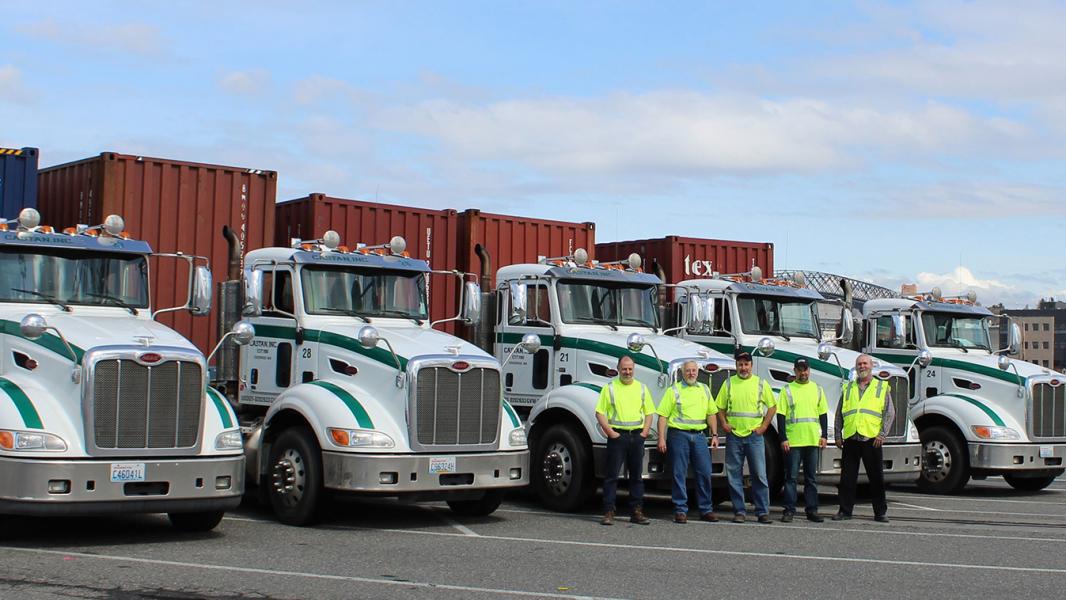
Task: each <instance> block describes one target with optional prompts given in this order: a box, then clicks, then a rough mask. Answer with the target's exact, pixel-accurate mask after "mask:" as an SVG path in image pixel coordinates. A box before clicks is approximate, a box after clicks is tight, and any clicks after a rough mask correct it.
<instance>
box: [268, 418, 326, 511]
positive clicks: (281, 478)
mask: <svg viewBox="0 0 1066 600" xmlns="http://www.w3.org/2000/svg"><path fill="white" fill-rule="evenodd" d="M267 468H268V471H267V476H266V481H264V482H263V485H265V486H266V487H267V494H268V495H269V497H270V507H271V508H272V509H273V510H274V514H275V515H276V516H277V517H278V520H279V521H281V522H282V523H285V524H286V525H297V526H304V525H310V524H311V523H313V522H314V521H315V519H316V518H317V516H318V508H319V507H318V503H319V500H320V499H321V496H322V453H321V450H319V447H318V442H317V441H316V440H315V439H314V437H313V436H312V435H311V432H310V431H308V430H307V429H305V428H303V427H294V428H291V429H286V430H285V431H283V432H282V433H281V435H280V436H278V439H277V440H275V441H274V443H273V444H272V445H271V447H270V462H269V464H268V467H267Z"/></svg>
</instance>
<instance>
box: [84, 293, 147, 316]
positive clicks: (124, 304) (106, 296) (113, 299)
mask: <svg viewBox="0 0 1066 600" xmlns="http://www.w3.org/2000/svg"><path fill="white" fill-rule="evenodd" d="M85 295H86V296H88V297H90V298H99V299H101V300H109V301H110V302H111V303H113V304H115V305H116V306H121V307H122V308H125V309H126V310H128V311H130V314H131V315H136V314H137V308H136V307H135V306H130V305H129V304H128V303H127V302H125V301H123V300H119V299H118V298H116V297H114V296H112V295H110V294H96V293H93V292H85Z"/></svg>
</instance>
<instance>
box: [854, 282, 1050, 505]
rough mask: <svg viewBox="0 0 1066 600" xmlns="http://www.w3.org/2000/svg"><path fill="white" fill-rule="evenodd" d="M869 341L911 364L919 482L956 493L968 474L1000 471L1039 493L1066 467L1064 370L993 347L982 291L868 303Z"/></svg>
mask: <svg viewBox="0 0 1066 600" xmlns="http://www.w3.org/2000/svg"><path fill="white" fill-rule="evenodd" d="M862 313H863V318H864V323H865V327H864V328H863V329H864V330H865V336H864V337H863V340H862V343H863V347H864V348H865V349H866V351H867V352H870V353H871V354H873V355H874V356H876V357H877V358H879V359H880V360H882V361H885V362H888V363H893V364H897V365H900V366H904V367H907V366H910V365H914V366H915V368H914V369H913V370H912V372H911V382H910V389H911V390H912V394H911V397H910V403H911V416H912V418H913V419H914V422H915V424H916V425H917V426H918V433H919V434H920V435H921V439H922V442H923V444H924V450H925V454H924V461H925V466H924V469H923V470H922V476H921V479H920V480H919V486H920V487H922V488H923V489H926V490H928V491H930V492H935V493H952V492H956V491H958V490H960V489H962V488H963V487H964V486H965V485H966V483H967V482H968V481H969V480H970V479H971V478H979V479H983V478H985V477H988V476H990V475H1002V476H1003V478H1004V479H1005V480H1006V481H1007V483H1008V484H1010V485H1011V486H1013V487H1014V488H1016V489H1019V490H1040V489H1043V488H1045V487H1047V486H1048V485H1049V484H1050V483H1051V482H1052V481H1053V480H1054V479H1055V478H1056V477H1058V476H1059V475H1061V474H1062V473H1063V470H1064V469H1066V466H1064V464H1063V460H1064V459H1066V376H1064V375H1063V374H1061V373H1057V372H1055V371H1052V370H1050V369H1045V368H1042V367H1039V366H1037V365H1034V364H1031V363H1027V362H1024V361H1021V360H1015V359H1011V358H1010V357H1009V356H1007V354H1009V353H1016V351H1017V346H1018V343H1019V340H1020V338H1021V335H1020V333H1019V332H1018V330H1017V325H1015V324H1013V323H1011V324H1010V327H1009V328H1008V332H1009V338H1008V339H1009V341H1008V344H1007V347H1006V348H1002V349H999V348H996V346H997V345H998V341H997V340H992V339H990V337H989V322H990V321H991V320H992V319H993V318H997V317H996V315H993V314H992V313H991V312H989V311H988V309H986V308H984V307H982V306H978V305H977V304H976V296H975V295H973V294H972V293H971V294H969V295H968V296H967V297H961V298H943V297H942V295H941V294H940V292H939V290H933V291H932V292H930V293H928V294H920V295H917V296H915V297H910V298H886V299H874V300H868V301H866V302H865V304H864V305H863V307H862Z"/></svg>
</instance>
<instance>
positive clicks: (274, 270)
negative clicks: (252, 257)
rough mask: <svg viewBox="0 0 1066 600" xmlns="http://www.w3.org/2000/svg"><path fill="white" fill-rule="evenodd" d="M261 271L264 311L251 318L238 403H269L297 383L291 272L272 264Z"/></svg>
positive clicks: (244, 352)
mask: <svg viewBox="0 0 1066 600" xmlns="http://www.w3.org/2000/svg"><path fill="white" fill-rule="evenodd" d="M262 269H263V270H264V273H263V277H262V282H263V289H262V290H261V291H260V293H261V296H260V297H261V298H262V299H263V312H262V314H261V315H260V316H258V317H254V318H252V319H250V321H251V322H252V324H253V325H255V339H254V340H252V343H251V344H249V345H247V346H243V347H242V348H241V375H242V380H243V381H244V385H242V386H241V388H242V389H241V390H240V402H241V404H263V405H267V404H270V403H272V402H273V401H274V399H275V398H277V396H278V394H280V393H281V392H282V391H284V390H285V389H287V388H288V387H290V386H292V385H295V384H297V383H300V373H299V372H298V371H297V369H296V366H297V359H298V357H297V354H298V352H299V351H300V349H299V347H298V346H297V345H296V306H295V296H294V294H293V280H292V270H291V269H289V268H288V267H274V266H272V265H264V266H263V267H262Z"/></svg>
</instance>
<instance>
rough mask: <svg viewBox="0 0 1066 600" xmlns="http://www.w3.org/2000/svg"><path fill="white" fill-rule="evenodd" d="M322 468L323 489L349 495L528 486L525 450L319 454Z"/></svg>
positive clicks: (527, 460) (527, 463)
mask: <svg viewBox="0 0 1066 600" xmlns="http://www.w3.org/2000/svg"><path fill="white" fill-rule="evenodd" d="M453 458H454V459H455V469H454V470H452V469H450V468H448V469H446V471H447V472H440V471H439V469H440V468H441V465H442V464H447V463H449V462H450V459H453ZM431 465H432V466H433V467H434V469H435V470H434V471H432V472H431V470H430V469H431ZM322 467H323V479H324V484H325V486H326V487H327V488H330V489H335V490H343V491H349V492H377V493H381V492H384V493H389V494H403V493H412V492H459V491H463V490H487V489H493V488H514V487H522V486H525V485H529V451H528V450H520V451H518V452H493V453H486V454H441V455H437V454H352V453H343V452H323V453H322Z"/></svg>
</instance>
